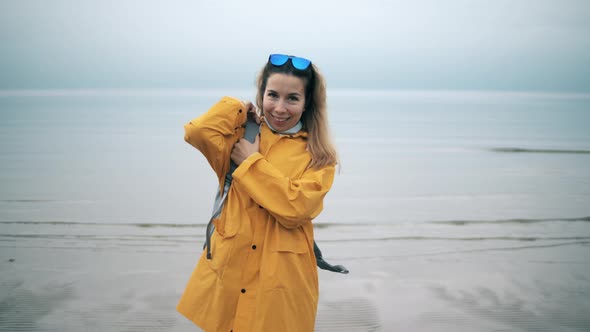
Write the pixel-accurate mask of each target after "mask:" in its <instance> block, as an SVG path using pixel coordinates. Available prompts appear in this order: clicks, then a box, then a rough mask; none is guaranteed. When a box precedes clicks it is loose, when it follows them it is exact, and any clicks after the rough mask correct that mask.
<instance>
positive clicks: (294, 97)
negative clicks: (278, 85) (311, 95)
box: [289, 96, 299, 102]
mask: <svg viewBox="0 0 590 332" xmlns="http://www.w3.org/2000/svg"><path fill="white" fill-rule="evenodd" d="M289 101H293V102H296V101H299V97H298V96H289Z"/></svg>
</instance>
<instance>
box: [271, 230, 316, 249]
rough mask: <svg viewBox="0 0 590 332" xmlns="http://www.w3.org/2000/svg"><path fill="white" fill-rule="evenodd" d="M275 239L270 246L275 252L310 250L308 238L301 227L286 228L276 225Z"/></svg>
mask: <svg viewBox="0 0 590 332" xmlns="http://www.w3.org/2000/svg"><path fill="white" fill-rule="evenodd" d="M273 240H274V241H272V243H271V246H270V247H271V250H272V251H274V252H290V253H295V254H305V253H306V252H308V251H309V249H308V247H307V238H306V237H305V233H304V232H303V229H301V228H296V229H286V228H284V227H282V226H277V227H275V234H274V239H273Z"/></svg>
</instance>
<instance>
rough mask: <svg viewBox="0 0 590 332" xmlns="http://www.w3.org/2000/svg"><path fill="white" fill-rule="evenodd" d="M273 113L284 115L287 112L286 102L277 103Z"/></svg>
mask: <svg viewBox="0 0 590 332" xmlns="http://www.w3.org/2000/svg"><path fill="white" fill-rule="evenodd" d="M275 112H277V113H286V112H287V102H286V101H285V100H282V101H279V102H278V103H277V104H276V106H275Z"/></svg>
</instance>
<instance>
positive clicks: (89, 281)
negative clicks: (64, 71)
mask: <svg viewBox="0 0 590 332" xmlns="http://www.w3.org/2000/svg"><path fill="white" fill-rule="evenodd" d="M251 93H252V91H243V90H240V91H227V90H224V91H212V90H187V89H185V90H147V91H143V90H116V89H113V90H47V91H46V90H32V91H0V247H1V249H0V331H3V332H14V331H199V329H198V328H196V327H195V326H194V325H193V324H192V323H191V322H190V321H188V320H187V319H185V318H184V317H182V316H181V315H180V314H178V313H177V312H176V310H175V306H176V303H177V301H178V299H179V297H180V295H181V293H182V291H183V290H184V287H185V285H186V282H187V281H188V278H189V276H190V274H191V272H192V270H193V269H194V267H195V265H196V262H197V261H198V258H199V256H200V254H201V250H202V246H203V243H204V240H205V238H204V234H205V225H206V223H207V221H208V220H209V217H210V213H211V208H212V205H213V202H214V196H215V191H216V189H217V183H216V178H215V175H214V173H213V172H212V171H211V170H210V168H209V166H208V164H207V162H206V160H205V159H204V158H203V157H202V156H201V155H200V154H199V153H198V151H196V150H195V149H194V148H192V147H191V146H189V145H188V144H186V143H185V142H184V140H183V136H184V132H183V129H182V128H183V124H184V123H186V122H187V121H189V120H191V119H193V118H194V117H196V116H198V115H199V114H202V113H203V112H205V111H206V110H207V109H208V108H209V107H210V106H211V105H212V104H213V103H214V102H215V101H217V100H218V99H219V98H220V97H221V96H223V95H233V96H237V97H242V99H246V98H247V96H248V95H251ZM250 99H253V98H252V97H250ZM328 100H329V107H330V112H331V113H330V121H331V127H332V129H333V136H334V138H335V142H336V144H337V146H338V149H339V152H340V158H341V163H340V165H339V166H340V168H339V172H338V173H337V175H336V177H335V181H334V185H333V187H332V190H331V191H330V192H329V193H328V195H327V196H326V199H325V201H324V203H325V204H324V211H323V212H322V213H321V214H320V216H319V217H318V218H317V219H315V220H314V221H313V222H314V225H315V238H316V240H317V242H318V244H319V245H320V247H321V248H322V251H323V253H324V257H325V258H326V260H328V261H329V262H330V263H332V264H342V265H344V266H346V267H347V268H348V269H349V270H350V274H347V275H342V274H335V273H331V272H326V271H320V273H319V278H320V299H319V307H318V315H317V321H316V331H318V332H322V331H343V332H346V331H355V332H363V331H384V332H389V331H425V332H429V331H436V332H440V331H443V332H444V331H460V332H461V331H465V332H471V331H477V332H479V331H484V332H485V331H490V332H491V331H496V332H498V331H517V332H519V331H551V332H555V331H559V332H561V331H565V332H569V331H572V332H573V331H588V330H590V317H589V316H588V313H589V312H590V280H589V279H590V277H589V276H590V258H589V257H590V204H589V202H590V189H589V188H590V171H589V168H588V165H590V131H588V130H587V127H588V125H587V124H588V123H590V113H589V112H588V109H589V106H590V96H589V95H587V94H559V93H556V94H546V93H519V92H477V91H475V92H474V91H364V90H336V91H333V90H330V91H329V99H328Z"/></svg>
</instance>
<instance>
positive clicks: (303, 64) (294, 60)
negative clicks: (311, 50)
mask: <svg viewBox="0 0 590 332" xmlns="http://www.w3.org/2000/svg"><path fill="white" fill-rule="evenodd" d="M289 59H291V64H292V65H293V67H295V69H299V70H306V69H307V68H309V65H311V61H310V60H307V59H305V58H300V57H296V56H293V55H285V54H271V55H270V56H269V57H268V62H270V63H271V64H272V65H273V66H277V67H280V66H282V65H284V64H285V63H287V61H289Z"/></svg>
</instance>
